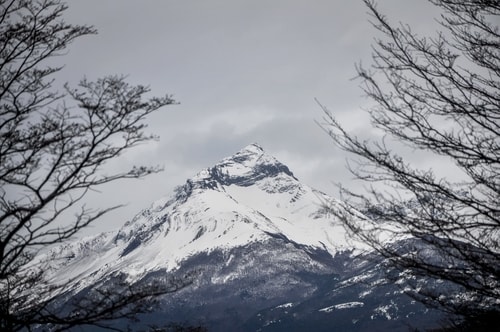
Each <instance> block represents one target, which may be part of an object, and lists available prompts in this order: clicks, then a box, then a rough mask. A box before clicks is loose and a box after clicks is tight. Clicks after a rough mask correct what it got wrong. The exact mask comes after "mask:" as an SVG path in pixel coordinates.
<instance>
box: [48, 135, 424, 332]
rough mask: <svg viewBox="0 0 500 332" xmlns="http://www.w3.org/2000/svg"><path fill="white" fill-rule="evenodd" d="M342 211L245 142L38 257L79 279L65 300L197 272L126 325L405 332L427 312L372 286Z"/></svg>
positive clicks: (372, 267)
mask: <svg viewBox="0 0 500 332" xmlns="http://www.w3.org/2000/svg"><path fill="white" fill-rule="evenodd" d="M344 208H345V205H344V204H343V203H342V202H339V201H337V200H335V199H333V198H331V197H328V196H327V195H326V194H324V193H322V192H320V191H317V190H314V189H312V188H310V187H308V186H306V185H304V184H302V183H301V182H300V181H299V180H298V179H297V178H296V177H295V176H294V175H293V173H292V172H291V171H290V170H289V168H288V167H287V166H286V165H284V164H282V163H281V162H279V161H278V160H277V159H276V158H274V157H273V156H271V155H269V154H267V153H266V152H265V151H264V150H263V149H262V148H261V147H260V146H259V145H257V144H251V145H249V146H247V147H245V148H244V149H242V150H241V151H239V152H237V153H235V154H234V155H232V156H230V157H228V158H225V159H222V160H221V161H220V162H218V163H216V164H215V165H214V166H212V167H209V168H206V169H204V170H202V171H200V172H199V173H198V174H196V175H195V176H193V177H192V178H190V179H188V180H187V181H186V182H185V183H184V184H183V185H181V186H179V187H177V188H176V189H175V190H174V192H173V193H172V195H170V196H168V197H165V198H162V199H160V200H158V201H156V202H154V203H153V204H152V205H151V206H150V207H149V208H147V209H144V210H143V211H141V212H140V213H139V214H137V215H136V216H135V217H134V218H133V219H131V220H130V221H128V222H126V223H125V224H124V226H123V227H121V228H120V229H119V230H117V231H114V232H107V233H102V234H98V235H96V236H93V237H88V238H85V239H82V240H80V241H77V242H74V243H69V244H66V245H63V246H61V247H58V248H55V249H53V250H52V251H51V252H50V253H49V254H48V255H47V256H46V257H45V258H46V259H48V260H49V261H51V265H52V271H49V274H50V275H51V280H53V281H54V282H56V283H64V282H65V281H67V280H75V282H74V283H73V284H72V287H71V289H70V290H69V292H68V293H67V294H74V296H78V294H79V293H82V292H86V291H88V290H89V289H91V288H93V287H95V285H101V286H102V285H104V286H105V287H113V282H114V281H113V280H115V279H116V278H118V277H120V278H121V279H120V280H126V281H127V282H130V283H133V284H141V283H147V282H148V280H151V278H156V277H158V276H174V277H176V276H183V275H185V274H188V273H189V272H191V271H196V272H197V277H196V279H195V282H194V284H193V285H191V286H189V287H187V288H185V289H182V290H181V291H179V292H177V293H175V294H171V295H169V296H165V297H164V298H163V299H162V301H161V303H160V306H159V307H157V308H154V309H153V312H152V313H151V314H149V315H145V316H144V315H143V316H141V317H140V319H139V320H138V322H136V323H134V324H136V325H134V326H132V328H133V329H140V328H143V327H144V326H147V325H148V324H150V323H161V322H165V320H167V321H171V320H178V321H190V322H194V323H202V325H205V326H207V327H208V328H209V329H210V330H211V331H256V330H262V331H302V330H304V329H306V327H308V328H312V329H314V330H315V331H322V330H325V331H327V330H331V328H332V327H333V326H335V328H336V329H337V330H339V331H353V330H358V331H364V330H372V328H373V327H374V326H381V330H387V329H390V330H395V331H397V330H398V328H397V327H399V328H400V329H399V330H401V331H402V330H405V331H406V330H407V323H408V322H407V318H404V319H405V320H406V321H405V320H403V321H402V322H400V323H398V324H399V325H398V324H396V325H394V324H393V322H392V321H391V320H392V319H394V318H395V317H397V316H398V315H410V314H411V315H417V316H418V315H423V314H424V313H425V312H426V311H424V308H421V307H419V306H418V305H415V304H411V299H408V298H405V297H404V295H401V294H402V292H401V291H400V290H399V293H398V288H397V287H396V288H394V286H391V287H393V288H391V289H386V288H381V289H380V290H377V291H374V290H373V289H372V287H371V286H370V284H372V285H374V284H380V283H383V282H385V281H384V280H383V273H382V269H383V267H382V265H379V264H377V263H373V260H372V259H367V258H366V257H365V256H360V255H354V254H353V253H354V252H356V253H357V254H359V253H360V251H359V250H355V249H356V248H354V247H353V245H352V244H350V243H349V242H348V241H347V239H346V233H345V230H344V228H343V226H342V225H341V223H340V222H339V221H338V220H337V219H336V218H335V216H334V214H332V213H331V211H333V209H344ZM352 212H354V211H352ZM354 213H355V212H354ZM362 257H365V258H362ZM359 281H363V283H362V284H360V283H359ZM67 294H66V296H68V295H67ZM394 294H399V295H394ZM402 308H403V309H402ZM401 317H403V316H401ZM408 317H410V316H408ZM418 317H420V318H421V316H418ZM422 317H423V316H422ZM424 321H425V320H424ZM374 322H375V325H374ZM388 322H389V323H388ZM119 324H123V323H119ZM141 324H142V325H141ZM353 324H357V325H356V326H354V325H353ZM377 324H378V325H377ZM394 326H396V328H395V327H394ZM421 326H423V325H419V327H421ZM375 330H376V329H375Z"/></svg>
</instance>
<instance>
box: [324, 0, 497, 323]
mask: <svg viewBox="0 0 500 332" xmlns="http://www.w3.org/2000/svg"><path fill="white" fill-rule="evenodd" d="M364 2H365V4H366V6H367V8H368V9H369V12H370V14H371V18H372V20H373V21H372V24H373V26H374V27H375V28H376V29H377V30H378V31H379V32H381V34H382V37H381V38H380V39H377V40H376V41H375V45H374V47H373V56H372V57H373V65H372V67H371V69H366V68H365V67H363V66H358V67H357V71H358V75H359V77H360V79H361V81H362V83H363V85H362V86H363V89H364V92H365V93H366V95H367V96H368V97H369V98H370V99H371V100H372V101H374V102H375V103H374V104H375V106H374V107H372V108H370V109H369V111H368V113H369V115H370V119H371V122H372V125H373V127H374V128H375V130H380V131H381V133H383V139H381V140H379V139H371V140H366V139H362V138H359V137H357V136H356V135H354V134H351V133H349V132H347V131H346V130H345V129H344V128H343V126H342V125H341V124H340V123H339V122H338V121H337V120H336V119H335V117H334V116H333V115H332V113H331V112H329V111H328V110H327V109H326V108H325V107H323V106H322V107H323V109H324V111H325V122H324V124H322V125H323V128H324V129H325V130H326V131H327V132H328V133H329V135H330V136H331V138H332V139H333V141H334V142H335V143H336V145H338V146H339V147H340V148H341V149H343V150H345V151H347V152H349V153H352V154H353V155H354V156H355V157H354V158H353V161H352V162H350V165H349V169H350V171H351V172H352V173H353V174H354V176H355V177H356V178H357V179H360V180H362V181H365V182H366V183H368V184H370V186H369V188H368V190H367V192H365V193H361V194H360V193H354V192H353V191H352V190H347V189H345V188H342V192H343V194H344V195H346V197H349V198H350V202H351V203H352V205H353V207H356V208H358V209H359V208H361V209H363V210H364V211H365V212H367V213H366V214H367V215H369V216H370V218H369V219H359V218H355V217H354V216H352V215H349V213H343V214H340V215H339V216H340V217H341V219H342V220H343V222H344V223H345V225H346V227H347V228H348V229H349V230H350V231H352V233H353V234H355V236H357V237H358V238H360V239H361V240H362V241H364V242H366V243H368V244H369V245H371V246H372V247H373V248H374V249H375V250H377V251H378V252H379V253H381V254H382V255H383V256H384V257H386V258H387V261H388V262H389V263H390V264H391V265H392V266H393V267H396V268H398V269H399V270H400V271H404V273H407V274H409V275H410V276H412V277H413V278H417V280H422V278H431V279H434V280H445V281H449V282H451V283H452V284H453V285H455V287H451V289H450V290H449V292H448V293H447V292H443V289H441V290H439V291H440V292H441V293H438V291H437V290H436V289H429V288H427V289H426V288H425V287H424V288H419V287H421V286H422V285H424V284H422V283H416V284H415V289H413V290H412V291H410V294H411V295H412V296H414V297H416V298H417V299H419V300H421V301H423V302H424V303H426V304H429V305H432V306H436V307H438V308H440V309H443V310H445V311H448V312H451V313H454V314H459V315H464V316H467V317H469V318H470V317H472V318H473V317H476V316H477V315H480V314H482V313H484V312H487V311H490V310H493V311H497V312H498V311H500V307H499V306H500V205H499V204H500V31H499V20H500V17H499V16H500V3H499V2H498V1H482V0H471V1H463V0H430V2H431V3H432V4H433V5H435V6H436V7H437V8H438V9H439V10H440V11H441V12H442V15H441V17H440V19H439V21H438V22H439V24H440V26H441V29H442V31H439V32H437V33H436V35H434V36H426V37H419V36H417V35H416V34H415V33H414V32H413V31H412V29H411V28H410V27H409V26H408V25H404V24H399V25H394V24H392V23H390V22H389V20H388V19H387V18H386V17H385V16H384V15H382V14H381V13H380V12H379V11H378V10H377V8H376V5H375V3H374V2H373V1H372V0H364ZM394 144H395V145H394ZM395 146H397V148H395ZM401 149H403V151H405V150H404V149H406V152H409V153H410V154H411V153H414V152H415V151H422V153H427V154H429V155H430V156H431V157H430V158H432V156H439V158H441V159H443V158H446V159H447V160H448V161H449V162H450V170H451V169H454V168H456V169H458V170H459V171H460V172H461V178H462V180H461V181H460V182H452V181H451V180H448V179H447V178H440V177H438V176H436V174H435V172H433V170H432V169H418V168H415V166H414V165H412V164H411V163H410V162H408V160H407V159H405V157H404V156H405V154H404V153H405V152H400V153H397V152H396V150H397V151H401ZM406 156H408V154H407V155H406ZM388 238H390V239H418V241H414V242H411V241H409V242H408V243H413V244H411V245H409V246H408V247H407V248H406V249H407V250H401V248H398V247H397V246H392V245H388V243H387V239H388Z"/></svg>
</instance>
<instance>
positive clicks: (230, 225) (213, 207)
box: [58, 144, 352, 279]
mask: <svg viewBox="0 0 500 332" xmlns="http://www.w3.org/2000/svg"><path fill="white" fill-rule="evenodd" d="M326 206H328V208H326ZM334 208H338V209H341V208H343V205H342V203H340V202H338V201H337V200H335V199H333V198H330V197H328V196H327V195H326V194H323V193H321V192H319V191H317V190H314V189H312V188H310V187H308V186H306V185H304V184H302V183H300V181H299V180H297V179H296V178H295V177H294V176H293V174H292V172H291V171H290V170H289V169H288V167H287V166H286V165H284V164H282V163H280V162H279V161H278V160H277V159H276V158H274V157H273V156H271V155H269V154H267V153H265V152H264V150H263V149H262V148H261V147H260V146H258V145H257V144H251V145H249V146H247V147H245V148H244V149H242V150H240V151H239V152H237V153H235V154H234V155H232V156H230V157H228V158H224V159H222V160H221V161H220V162H219V163H217V164H216V165H214V166H213V167H210V168H206V169H204V170H202V171H201V172H199V173H198V174H197V175H195V176H194V177H192V178H190V179H188V180H187V181H186V183H185V184H184V185H182V186H179V187H177V188H176V189H175V190H174V193H173V195H171V196H170V197H168V198H163V199H160V200H158V201H157V202H155V203H153V204H152V205H151V207H150V208H148V209H145V210H143V211H141V212H140V213H139V214H138V215H136V216H135V217H134V218H133V219H132V220H130V221H129V222H127V223H125V225H124V226H123V227H122V228H121V229H120V230H117V231H116V232H111V233H107V234H104V235H101V236H96V237H95V238H93V239H87V240H84V241H82V243H80V244H71V245H69V246H67V247H65V248H60V250H61V252H59V253H58V255H63V256H66V257H74V258H73V259H71V260H69V261H68V262H66V263H64V265H65V266H64V267H62V266H61V267H59V269H65V270H66V271H67V274H68V275H72V276H73V275H74V273H76V272H78V273H83V274H86V275H89V276H90V275H93V276H95V277H96V278H97V277H98V276H99V275H105V274H109V273H112V271H121V272H123V273H126V274H127V275H129V276H130V277H131V278H133V279H136V278H140V277H141V276H142V275H144V274H145V273H147V272H148V271H155V270H158V269H166V270H173V269H176V268H178V267H179V266H180V265H181V264H182V262H183V261H185V260H186V259H187V258H189V257H194V256H195V255H198V254H201V253H210V252H213V251H223V252H228V251H231V250H236V249H235V248H245V247H246V246H249V245H252V244H255V243H261V244H265V243H267V244H266V245H268V244H269V243H274V244H276V243H277V242H276V241H278V242H279V241H282V242H281V243H283V244H286V243H288V244H289V245H292V246H293V247H295V248H316V249H318V250H324V251H326V252H329V253H330V255H335V254H336V253H337V252H339V251H342V250H346V249H351V248H352V246H351V245H350V244H348V243H347V242H346V238H345V231H344V229H343V227H342V225H341V223H339V222H338V220H337V219H336V217H335V216H334V215H333V214H332V213H331V209H334ZM80 248H92V249H91V251H92V253H90V252H89V253H85V254H83V251H82V250H81V249H80ZM316 249H311V250H316ZM301 250H302V249H301ZM101 256H102V257H101ZM86 257H87V258H88V259H87V258H86ZM92 257H94V258H92ZM95 257H101V258H100V259H99V260H96V259H95ZM82 260H85V264H82V263H83V261H82ZM92 278H94V277H92Z"/></svg>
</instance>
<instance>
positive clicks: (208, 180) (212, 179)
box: [188, 143, 296, 189]
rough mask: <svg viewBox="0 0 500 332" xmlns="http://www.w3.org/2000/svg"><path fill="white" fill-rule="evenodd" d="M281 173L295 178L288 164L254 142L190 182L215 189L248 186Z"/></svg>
mask: <svg viewBox="0 0 500 332" xmlns="http://www.w3.org/2000/svg"><path fill="white" fill-rule="evenodd" d="M280 174H282V175H286V176H289V177H291V178H293V179H295V177H294V176H293V173H292V172H291V171H290V170H289V169H288V167H287V166H285V165H284V164H282V163H281V162H279V161H278V160H277V159H276V158H274V157H273V156H271V155H269V154H267V153H266V152H265V151H264V149H262V147H260V146H259V145H258V144H256V143H254V144H250V145H248V146H247V147H245V148H243V149H242V150H240V151H238V152H237V153H235V154H234V155H232V156H230V157H227V158H224V159H223V160H221V161H220V162H219V163H217V164H216V165H214V166H213V167H211V168H207V169H204V170H202V171H201V172H199V173H198V174H197V175H196V176H194V177H193V178H192V179H190V180H188V182H189V181H191V183H192V184H193V185H194V186H195V187H198V188H212V189H213V188H215V187H217V186H219V185H223V186H229V185H233V184H234V185H238V186H243V187H247V186H251V185H253V184H255V183H256V182H257V181H259V180H262V179H264V178H266V177H270V178H273V177H276V176H278V175H280ZM295 180H296V179H295Z"/></svg>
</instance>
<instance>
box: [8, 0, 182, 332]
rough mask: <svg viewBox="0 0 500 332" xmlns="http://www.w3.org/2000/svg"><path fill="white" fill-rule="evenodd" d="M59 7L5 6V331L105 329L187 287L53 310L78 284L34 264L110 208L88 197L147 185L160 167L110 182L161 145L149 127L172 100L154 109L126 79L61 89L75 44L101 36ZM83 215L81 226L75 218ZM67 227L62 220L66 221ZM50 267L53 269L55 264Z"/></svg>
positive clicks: (96, 293)
mask: <svg viewBox="0 0 500 332" xmlns="http://www.w3.org/2000/svg"><path fill="white" fill-rule="evenodd" d="M66 9H67V7H66V5H65V4H64V3H62V2H61V1H59V0H35V1H24V0H0V330H2V331H16V330H20V329H31V328H33V327H36V326H40V325H42V326H50V328H51V329H52V330H63V329H67V328H69V327H72V326H76V325H85V324H96V325H103V324H104V321H105V320H109V319H115V318H121V317H128V318H132V317H133V316H134V315H135V314H136V313H138V312H143V311H144V310H146V309H147V306H148V304H149V300H151V299H152V298H154V297H156V296H158V295H161V294H165V293H168V292H173V291H176V290H177V289H179V288H180V287H182V286H183V285H184V284H185V282H186V281H185V280H163V281H161V282H160V281H156V282H154V283H149V284H140V285H139V284H132V285H131V284H128V283H126V282H124V281H123V280H121V279H120V276H117V280H116V284H115V286H116V287H114V288H113V289H107V288H105V287H102V288H96V289H92V290H91V291H89V292H88V294H87V295H86V296H84V297H80V298H78V299H74V300H72V301H70V302H68V303H67V304H68V305H71V306H70V307H67V308H71V309H68V310H65V311H64V312H63V311H61V310H59V311H57V310H55V308H56V307H57V305H56V304H57V303H58V301H60V296H61V294H65V292H68V290H69V287H70V286H71V284H72V280H68V281H67V282H65V283H63V284H57V285H56V284H52V283H50V282H49V281H48V280H46V279H45V270H46V269H47V266H45V265H44V264H42V263H40V262H39V263H37V264H35V263H34V260H33V258H34V256H35V255H36V253H37V251H39V250H40V249H41V248H44V247H47V246H51V245H54V244H57V243H61V242H63V241H66V240H68V239H70V238H71V237H72V236H74V235H75V234H77V233H78V231H80V230H81V229H82V228H84V227H87V226H88V225H89V224H90V223H92V222H94V221H96V220H97V219H99V218H100V217H102V216H103V215H104V214H106V213H107V212H109V211H111V210H113V209H116V208H117V207H118V206H112V207H108V208H104V209H100V210H95V209H89V208H86V207H85V205H83V204H81V203H82V199H83V198H84V197H85V195H86V194H87V193H88V191H89V190H93V189H94V188H96V187H97V186H99V185H102V184H106V183H109V182H113V181H116V180H119V179H126V178H134V179H135V178H140V177H143V176H146V175H148V174H150V173H154V172H157V171H159V168H158V167H145V166H139V167H134V168H132V169H130V170H128V171H125V172H115V173H112V172H111V173H110V171H109V170H108V171H107V172H104V170H103V167H104V166H105V165H106V163H107V162H108V161H110V160H113V159H116V158H117V157H118V156H120V155H121V154H122V153H124V152H126V151H127V150H129V149H130V148H133V147H134V146H137V145H138V144H140V143H143V142H147V141H150V140H153V139H155V137H154V136H151V135H147V134H145V132H144V129H145V124H144V119H145V117H146V116H148V115H149V114H150V113H152V112H155V111H157V110H158V109H160V108H161V107H163V106H165V105H169V104H172V103H174V101H173V100H172V98H171V97H170V96H165V97H153V98H149V99H147V98H146V97H145V95H146V94H147V93H148V92H149V89H148V88H147V87H145V86H140V85H139V86H132V85H129V84H128V83H126V82H125V79H124V78H123V77H119V76H109V77H105V78H102V79H99V80H97V81H95V82H90V81H88V80H85V79H84V80H82V81H81V82H80V84H79V86H78V87H77V88H71V87H69V86H66V87H65V91H64V92H58V91H56V89H55V88H54V87H53V83H54V79H53V74H54V73H57V72H58V71H60V70H61V68H62V67H60V66H54V65H50V63H53V62H54V61H48V60H54V59H55V58H56V57H58V56H61V55H64V51H65V49H66V48H67V46H68V45H69V44H70V43H71V42H72V41H74V40H75V39H77V38H79V37H82V36H85V35H91V34H95V33H96V31H95V30H94V29H93V28H92V27H89V26H81V25H72V24H68V23H66V22H64V20H63V19H62V18H61V16H62V14H63V12H64V11H65V10H66ZM76 207H79V209H78V211H79V212H78V213H76V216H75V217H74V218H68V217H67V215H68V213H67V212H68V211H69V210H71V209H75V208H76ZM61 219H64V220H63V221H61ZM47 264H48V263H47Z"/></svg>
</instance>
